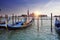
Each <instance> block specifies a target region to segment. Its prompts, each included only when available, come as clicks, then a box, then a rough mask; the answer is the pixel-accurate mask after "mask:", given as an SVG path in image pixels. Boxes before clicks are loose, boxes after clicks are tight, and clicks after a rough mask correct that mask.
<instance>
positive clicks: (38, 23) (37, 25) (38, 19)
mask: <svg viewBox="0 0 60 40" xmlns="http://www.w3.org/2000/svg"><path fill="white" fill-rule="evenodd" d="M37 27H38V29H37V30H38V31H39V17H38V18H37Z"/></svg>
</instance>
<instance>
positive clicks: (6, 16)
mask: <svg viewBox="0 0 60 40" xmlns="http://www.w3.org/2000/svg"><path fill="white" fill-rule="evenodd" d="M5 18H6V29H7V30H8V26H7V25H8V15H5Z"/></svg>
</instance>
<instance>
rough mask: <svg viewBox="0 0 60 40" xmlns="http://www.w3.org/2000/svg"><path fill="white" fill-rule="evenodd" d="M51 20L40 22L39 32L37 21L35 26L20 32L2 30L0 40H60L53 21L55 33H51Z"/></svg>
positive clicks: (0, 30)
mask: <svg viewBox="0 0 60 40" xmlns="http://www.w3.org/2000/svg"><path fill="white" fill-rule="evenodd" d="M50 21H51V20H42V25H41V20H39V30H38V26H37V20H35V21H34V23H33V25H32V26H30V27H27V28H25V29H19V30H5V29H0V40H60V38H59V35H58V34H57V33H56V32H55V29H54V20H53V32H51V22H50Z"/></svg>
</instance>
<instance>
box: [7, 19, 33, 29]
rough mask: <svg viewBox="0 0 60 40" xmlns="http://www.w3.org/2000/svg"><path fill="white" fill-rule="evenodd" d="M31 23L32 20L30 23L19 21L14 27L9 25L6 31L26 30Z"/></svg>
mask: <svg viewBox="0 0 60 40" xmlns="http://www.w3.org/2000/svg"><path fill="white" fill-rule="evenodd" d="M33 21H34V19H31V20H30V21H26V20H24V22H23V21H20V22H18V23H17V24H15V25H10V26H8V29H20V28H26V27H29V26H31V25H32V23H33Z"/></svg>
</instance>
